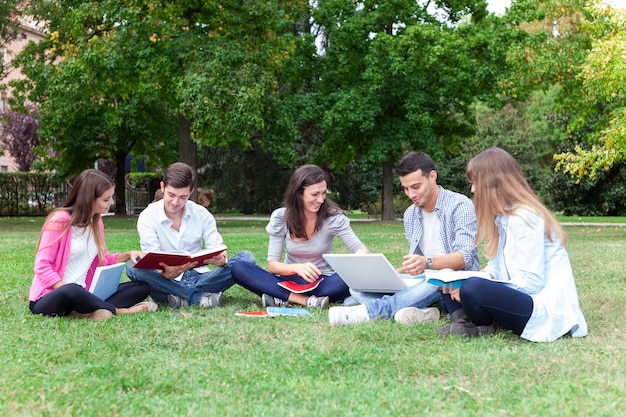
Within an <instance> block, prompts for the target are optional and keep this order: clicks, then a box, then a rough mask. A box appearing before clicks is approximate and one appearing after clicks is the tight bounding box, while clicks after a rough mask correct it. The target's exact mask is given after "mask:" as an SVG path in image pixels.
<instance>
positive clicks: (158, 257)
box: [135, 245, 227, 269]
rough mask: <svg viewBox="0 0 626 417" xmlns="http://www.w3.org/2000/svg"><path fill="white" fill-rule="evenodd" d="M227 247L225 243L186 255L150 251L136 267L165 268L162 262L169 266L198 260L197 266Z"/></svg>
mask: <svg viewBox="0 0 626 417" xmlns="http://www.w3.org/2000/svg"><path fill="white" fill-rule="evenodd" d="M226 249H227V247H226V246H225V245H221V246H217V247H215V248H209V249H205V250H202V251H200V252H196V253H192V254H190V255H185V254H182V253H164V252H148V253H146V255H145V256H144V257H143V258H141V259H140V260H139V262H137V263H136V264H135V268H142V269H163V267H162V266H161V265H159V264H160V263H164V264H165V265H169V266H176V265H182V264H186V263H187V262H198V265H196V266H202V265H204V261H205V260H207V259H209V258H212V257H214V256H215V255H219V254H220V253H222V252H224V251H225V250H226Z"/></svg>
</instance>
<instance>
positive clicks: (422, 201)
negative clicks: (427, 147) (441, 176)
mask: <svg viewBox="0 0 626 417" xmlns="http://www.w3.org/2000/svg"><path fill="white" fill-rule="evenodd" d="M400 184H401V185H402V188H403V189H404V194H406V196H407V197H409V198H410V199H411V201H412V202H413V204H415V205H416V206H418V207H422V208H423V209H424V210H426V211H427V212H429V213H430V212H432V211H433V210H434V209H435V203H437V196H438V195H439V187H438V186H437V171H435V170H432V171H430V173H429V174H428V175H423V174H422V170H421V169H418V170H417V171H413V172H411V173H410V174H407V175H405V176H403V177H400Z"/></svg>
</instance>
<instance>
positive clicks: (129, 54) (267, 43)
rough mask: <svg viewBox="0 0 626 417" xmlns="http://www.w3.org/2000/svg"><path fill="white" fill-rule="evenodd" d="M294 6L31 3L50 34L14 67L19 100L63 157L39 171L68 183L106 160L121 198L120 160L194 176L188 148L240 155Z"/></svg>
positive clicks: (263, 103)
mask: <svg viewBox="0 0 626 417" xmlns="http://www.w3.org/2000/svg"><path fill="white" fill-rule="evenodd" d="M294 3H295V5H294ZM298 5H302V2H287V1H265V2H254V4H252V2H240V1H235V0H233V1H224V2H217V1H200V0H197V1H193V0H192V1H181V2H166V1H163V2H159V1H156V2H155V1H124V0H108V1H103V2H100V1H98V2H85V1H64V2H50V1H47V0H33V1H32V2H31V7H32V9H31V13H32V14H34V15H35V16H37V17H38V18H39V19H41V20H43V21H46V22H48V28H49V32H50V33H49V35H48V37H47V38H46V39H45V40H44V41H43V42H41V43H40V44H38V45H30V46H29V47H28V48H27V49H26V50H25V51H24V53H23V54H21V55H20V58H19V59H20V61H19V62H20V64H21V65H22V66H23V68H24V70H23V72H24V73H25V74H26V75H27V77H28V80H27V81H25V82H22V83H20V84H19V85H18V91H21V92H22V94H23V97H26V94H27V97H28V98H29V99H30V100H31V101H35V102H39V103H40V105H41V117H42V135H41V136H42V139H43V140H44V141H45V142H46V144H49V145H51V146H52V148H53V149H58V150H63V152H61V155H60V158H59V159H57V160H54V161H51V160H48V162H49V163H54V164H55V165H56V166H57V167H60V168H62V170H63V171H65V172H68V173H70V172H76V171H78V170H80V169H83V168H84V166H85V165H86V164H90V163H92V161H94V160H95V159H96V158H100V157H109V158H111V159H113V160H115V161H117V166H118V173H117V183H118V187H120V186H121V185H120V184H123V181H121V180H122V178H123V170H122V169H121V168H122V166H123V165H122V164H123V163H122V161H123V160H124V158H125V157H126V155H127V154H128V153H129V152H131V151H132V152H133V154H135V155H149V156H150V158H152V163H153V164H159V163H166V162H168V161H171V159H172V156H173V155H175V153H176V151H178V154H179V159H180V160H183V161H185V162H188V163H189V164H190V165H192V166H194V167H195V166H196V150H195V143H196V142H197V143H201V144H203V145H212V146H223V145H226V144H228V143H234V144H236V145H239V146H249V138H250V137H251V136H252V135H254V134H256V133H257V132H258V131H260V130H262V129H263V128H264V115H265V114H266V113H267V112H268V103H271V102H272V100H273V98H272V94H273V92H274V89H275V84H276V80H275V78H274V72H275V71H276V69H277V68H278V67H279V66H280V64H281V62H282V61H283V60H284V55H285V54H287V53H288V50H289V42H288V40H286V39H285V38H284V37H282V36H279V35H280V34H281V33H282V32H284V30H283V29H281V25H284V24H285V22H288V18H289V11H290V10H297V6H298ZM121 191H123V190H120V189H118V191H117V192H118V203H120V204H118V205H117V209H118V210H122V209H123V207H124V205H123V204H121V203H122V202H123V201H121V202H120V201H119V199H120V197H121V198H123V195H124V194H123V192H121Z"/></svg>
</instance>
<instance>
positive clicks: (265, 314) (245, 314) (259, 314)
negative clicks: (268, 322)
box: [235, 310, 270, 317]
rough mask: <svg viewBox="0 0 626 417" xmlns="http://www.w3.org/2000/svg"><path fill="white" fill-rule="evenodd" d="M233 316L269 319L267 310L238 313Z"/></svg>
mask: <svg viewBox="0 0 626 417" xmlns="http://www.w3.org/2000/svg"><path fill="white" fill-rule="evenodd" d="M235 316H240V317H270V313H268V312H267V310H264V311H239V312H237V313H235Z"/></svg>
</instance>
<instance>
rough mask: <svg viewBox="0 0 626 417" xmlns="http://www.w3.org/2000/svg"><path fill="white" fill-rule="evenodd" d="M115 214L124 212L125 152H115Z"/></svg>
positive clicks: (123, 213)
mask: <svg viewBox="0 0 626 417" xmlns="http://www.w3.org/2000/svg"><path fill="white" fill-rule="evenodd" d="M115 214H119V215H125V214H128V213H126V152H117V153H116V154H115Z"/></svg>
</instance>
